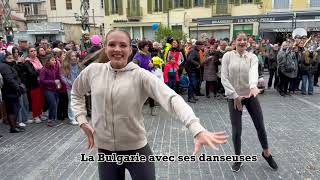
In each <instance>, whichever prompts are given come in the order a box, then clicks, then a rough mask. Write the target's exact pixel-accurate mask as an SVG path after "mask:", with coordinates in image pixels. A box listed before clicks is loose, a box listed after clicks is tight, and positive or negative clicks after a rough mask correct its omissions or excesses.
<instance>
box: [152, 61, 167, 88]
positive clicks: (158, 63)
mask: <svg viewBox="0 0 320 180" xmlns="http://www.w3.org/2000/svg"><path fill="white" fill-rule="evenodd" d="M152 63H153V69H152V70H151V73H152V74H154V75H155V76H157V77H158V78H159V79H160V80H161V81H162V82H164V79H163V72H162V70H161V67H162V64H163V60H162V59H161V58H160V57H158V56H155V57H153V58H152Z"/></svg>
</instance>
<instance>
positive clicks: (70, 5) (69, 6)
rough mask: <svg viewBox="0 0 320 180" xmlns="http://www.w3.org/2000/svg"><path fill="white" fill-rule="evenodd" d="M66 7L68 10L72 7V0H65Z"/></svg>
mask: <svg viewBox="0 0 320 180" xmlns="http://www.w3.org/2000/svg"><path fill="white" fill-rule="evenodd" d="M66 7H67V9H68V10H70V9H72V0H66Z"/></svg>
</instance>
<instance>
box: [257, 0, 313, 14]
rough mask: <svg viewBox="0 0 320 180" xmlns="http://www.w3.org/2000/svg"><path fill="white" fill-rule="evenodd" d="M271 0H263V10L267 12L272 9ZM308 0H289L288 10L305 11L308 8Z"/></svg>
mask: <svg viewBox="0 0 320 180" xmlns="http://www.w3.org/2000/svg"><path fill="white" fill-rule="evenodd" d="M272 1H273V0H263V1H262V2H263V5H262V6H263V11H264V13H268V12H271V11H272ZM309 7H310V5H309V0H291V7H290V11H306V10H310V8H309Z"/></svg>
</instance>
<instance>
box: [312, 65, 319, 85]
mask: <svg viewBox="0 0 320 180" xmlns="http://www.w3.org/2000/svg"><path fill="white" fill-rule="evenodd" d="M319 76H320V63H318V69H317V72H316V73H315V74H314V82H313V84H314V85H317V84H318V82H319Z"/></svg>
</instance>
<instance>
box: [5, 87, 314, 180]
mask: <svg viewBox="0 0 320 180" xmlns="http://www.w3.org/2000/svg"><path fill="white" fill-rule="evenodd" d="M316 91H317V93H316V94H315V95H313V96H301V95H294V96H292V97H280V96H279V95H278V94H277V93H276V92H275V91H274V90H267V91H266V92H265V94H263V95H261V96H260V97H259V99H260V102H261V105H262V108H263V113H264V118H265V126H266V130H267V134H268V138H269V145H270V148H271V150H272V153H273V155H274V157H275V160H276V161H277V162H278V165H279V170H278V171H273V170H272V169H271V168H269V166H268V165H267V163H266V162H265V160H264V159H263V158H262V157H261V151H262V149H261V146H260V144H259V141H258V138H257V135H256V131H255V129H254V126H253V123H252V121H251V119H250V117H249V115H248V113H247V112H246V111H245V113H244V116H243V132H242V152H243V154H245V155H257V157H258V160H257V161H256V162H246V163H245V165H244V166H243V167H242V169H241V171H240V172H239V173H233V172H232V171H231V170H230V167H231V164H232V163H231V162H198V161H196V162H157V163H156V176H157V179H160V180H162V179H172V180H177V179H181V180H207V179H217V180H220V179H227V180H229V179H248V180H254V179H261V180H265V179H270V180H275V179H289V180H292V179H305V180H311V179H312V180H316V179H320V161H319V160H320V125H319V120H320V118H319V115H320V113H319V112H320V95H319V94H320V93H319V91H320V90H319V88H318V89H316ZM191 106H192V107H193V109H194V111H195V113H196V114H197V115H198V116H199V117H200V119H201V123H202V124H203V125H204V126H205V127H206V128H207V129H208V130H211V131H221V130H225V131H226V132H227V134H228V135H229V136H230V137H229V140H228V143H227V144H225V145H222V146H220V147H219V148H220V150H219V151H212V150H210V149H208V148H205V149H203V150H202V153H206V154H207V155H232V154H233V145H232V141H231V125H230V120H229V115H228V109H227V104H226V101H225V100H224V99H223V98H216V99H214V98H211V99H207V98H205V97H200V101H199V102H198V103H196V104H191ZM156 110H157V114H158V115H157V116H150V115H149V109H148V106H145V109H144V113H145V125H146V129H147V136H148V141H149V144H150V146H151V148H152V149H153V151H154V154H155V155H169V154H170V155H175V156H178V155H191V154H192V151H193V140H192V136H191V133H190V132H189V131H188V130H187V129H186V128H184V127H183V126H182V124H181V123H180V122H179V121H177V120H175V119H174V118H172V117H170V116H169V115H168V114H167V113H166V112H164V111H163V110H162V109H161V108H160V107H157V109H156ZM0 134H2V135H3V137H2V138H0V179H8V180H15V179H32V180H37V179H39V180H44V179H48V180H51V179H52V180H53V179H61V180H66V179H81V180H82V179H83V180H88V179H98V176H97V164H96V162H79V159H80V153H87V154H88V155H96V153H97V152H96V150H87V149H86V146H87V144H86V143H87V141H86V139H85V136H84V135H83V133H82V132H81V131H80V129H79V128H78V127H75V126H71V125H68V124H67V123H62V124H61V125H59V126H58V127H55V128H48V127H46V126H45V124H44V123H42V124H32V125H29V126H28V127H27V130H26V132H24V133H18V134H9V133H8V127H7V126H6V125H3V124H0ZM127 179H130V177H129V176H128V173H127Z"/></svg>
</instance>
